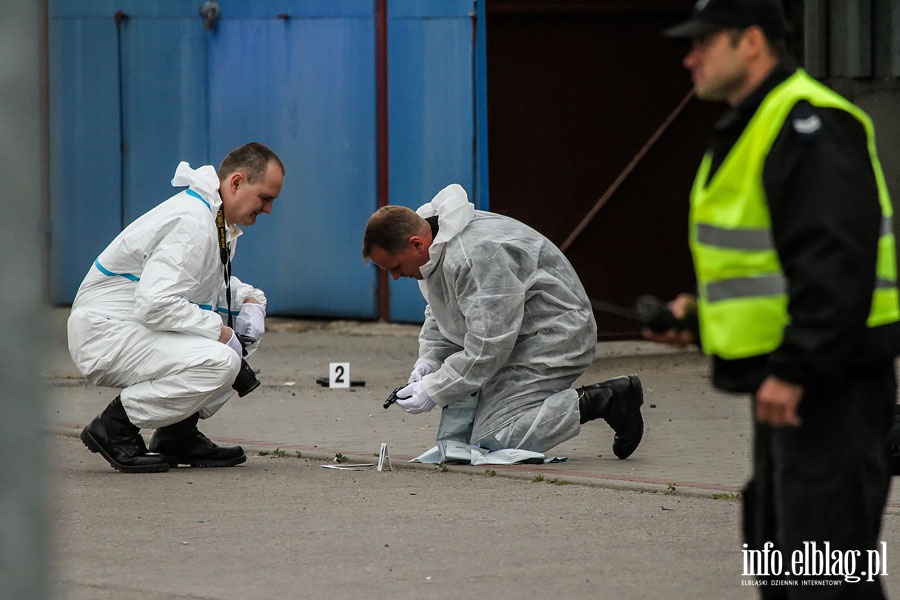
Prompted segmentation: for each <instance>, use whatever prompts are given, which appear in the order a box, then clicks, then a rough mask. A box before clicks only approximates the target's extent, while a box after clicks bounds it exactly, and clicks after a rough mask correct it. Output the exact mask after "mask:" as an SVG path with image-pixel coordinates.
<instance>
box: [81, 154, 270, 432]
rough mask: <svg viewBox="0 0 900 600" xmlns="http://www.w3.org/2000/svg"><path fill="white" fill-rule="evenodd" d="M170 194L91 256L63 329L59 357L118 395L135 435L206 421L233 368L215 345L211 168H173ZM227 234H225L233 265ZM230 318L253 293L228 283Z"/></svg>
mask: <svg viewBox="0 0 900 600" xmlns="http://www.w3.org/2000/svg"><path fill="white" fill-rule="evenodd" d="M172 185H173V186H176V187H180V186H189V187H188V188H187V189H185V190H183V191H182V192H180V193H178V194H176V195H174V196H172V197H171V198H169V199H168V200H166V201H165V202H163V203H162V204H160V205H158V206H157V207H155V208H154V209H152V210H150V211H149V212H147V213H146V214H144V215H143V216H141V217H139V218H138V219H137V220H135V221H134V222H133V223H131V224H130V225H128V227H126V228H125V229H124V230H123V231H122V232H121V233H120V234H119V235H118V236H117V237H116V238H115V239H114V240H113V241H112V243H110V245H109V246H107V248H106V249H105V250H104V251H103V252H102V253H101V254H100V256H98V257H97V260H96V261H95V262H94V264H93V266H92V267H91V269H90V271H88V274H87V275H86V276H85V278H84V281H82V283H81V286H80V287H79V288H78V294H77V295H76V297H75V302H74V303H73V305H72V313H71V315H70V316H69V321H68V337H69V353H70V354H71V355H72V360H74V361H75V365H76V366H77V367H78V369H79V370H80V371H81V373H82V374H83V375H84V376H85V378H86V379H87V380H88V381H89V382H90V383H93V384H95V385H102V386H108V387H116V388H123V389H122V392H121V399H122V405H123V406H124V407H125V412H126V413H127V414H128V417H129V419H130V420H131V422H132V423H133V424H134V425H136V426H137V427H141V428H158V427H164V426H166V425H171V424H173V423H177V422H179V421H181V420H183V419H185V418H186V417H188V416H190V415H192V414H193V413H195V412H198V411H199V412H200V416H201V417H202V418H208V417H210V416H212V415H213V414H214V413H215V412H216V411H217V410H218V409H219V408H221V407H222V405H224V404H225V402H226V401H227V400H228V398H229V397H231V394H232V393H233V390H232V389H231V384H232V383H233V382H234V379H235V377H237V374H238V371H239V369H240V366H241V359H240V357H238V355H237V353H236V352H235V351H234V350H232V349H231V348H230V347H228V346H227V345H226V344H223V343H221V342H219V341H218V339H219V335H220V332H221V328H222V325H223V324H225V322H226V321H225V319H226V318H227V312H228V311H227V308H226V306H227V304H226V297H225V279H224V276H223V273H224V270H223V269H224V267H223V265H222V261H221V255H220V253H219V242H218V239H217V229H216V223H215V218H216V213H217V212H218V210H219V207H220V206H221V205H222V200H221V198H220V197H219V192H218V190H219V178H218V176H217V175H216V170H215V168H213V167H212V166H208V165H207V166H203V167H200V168H199V169H196V170H194V169H191V168H190V166H189V165H188V163H186V162H182V163H181V164H179V165H178V168H177V170H176V171H175V176H174V178H173V179H172ZM239 235H241V230H240V228H238V227H237V226H234V225H231V226H227V227H226V239H227V240H228V241H229V242H230V244H231V254H232V257H233V256H234V251H235V246H236V243H237V237H238V236H239ZM231 290H232V295H233V297H234V299H235V302H234V303H233V304H232V307H231V309H232V311H233V312H232V314H233V315H236V314H237V311H238V310H239V309H240V307H241V304H242V303H243V301H244V299H245V298H247V297H249V296H252V297H253V298H255V299H256V300H257V301H259V303H260V304H261V305H262V306H263V308H265V305H266V297H265V295H264V294H263V293H262V291H260V290H257V289H255V288H253V287H252V286H250V285H247V284H244V283H241V282H240V281H239V280H238V279H237V278H236V277H232V278H231Z"/></svg>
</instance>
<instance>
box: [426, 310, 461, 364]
mask: <svg viewBox="0 0 900 600" xmlns="http://www.w3.org/2000/svg"><path fill="white" fill-rule="evenodd" d="M460 350H462V347H460V346H457V345H456V344H454V343H453V342H451V341H450V340H448V339H447V338H445V337H444V336H443V334H442V333H441V330H440V329H439V328H438V325H437V321H435V319H434V314H432V312H431V306H430V305H426V306H425V322H424V323H422V329H421V330H420V331H419V360H422V361H426V362H428V363H432V364H434V365H440V364H441V363H443V362H444V361H445V360H446V359H447V357H448V356H450V355H451V354H455V353H457V352H459V351H460Z"/></svg>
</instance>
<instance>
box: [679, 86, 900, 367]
mask: <svg viewBox="0 0 900 600" xmlns="http://www.w3.org/2000/svg"><path fill="white" fill-rule="evenodd" d="M800 100H807V101H809V102H810V103H811V104H813V105H815V106H825V107H831V108H838V109H841V110H845V111H847V112H849V113H851V114H852V115H853V116H854V117H856V118H857V119H858V120H859V121H860V122H861V123H862V124H863V126H864V127H865V129H866V134H867V136H868V141H869V154H870V157H871V159H872V166H873V170H874V173H875V177H876V181H877V184H878V191H879V202H880V204H881V209H882V221H881V228H880V239H879V242H878V263H877V269H876V271H877V272H876V284H875V290H874V291H873V296H872V306H871V310H870V314H869V318H868V325H869V326H870V327H874V326H877V325H883V324H886V323H889V322H894V321H897V320H900V294H898V291H897V286H896V279H897V275H896V264H895V262H896V261H895V258H894V234H893V226H892V218H891V217H892V214H893V210H892V207H891V203H890V198H889V196H888V194H887V185H886V184H885V181H884V175H883V174H882V171H881V166H880V164H879V162H878V158H877V154H876V152H875V144H874V133H873V127H872V124H871V121H870V120H869V119H868V117H867V116H866V115H865V113H863V112H862V111H861V110H860V109H858V108H857V107H855V106H853V105H852V104H850V103H849V102H848V101H846V100H845V99H843V98H841V97H840V96H838V95H837V94H835V93H834V92H832V91H831V90H829V89H828V88H826V87H825V86H822V85H821V84H819V83H818V82H816V81H815V80H813V79H812V78H810V77H809V76H808V75H806V73H805V72H803V71H802V70H798V72H797V73H795V74H794V75H792V76H791V77H790V78H788V79H787V80H786V81H784V82H783V83H782V84H781V85H780V86H778V87H777V88H775V90H773V91H772V92H771V93H770V94H769V95H768V96H767V97H766V99H765V100H764V101H763V103H762V105H760V107H759V109H758V110H757V111H756V114H755V115H754V116H753V118H752V119H751V121H750V123H749V124H748V125H747V127H746V129H745V130H744V132H743V133H742V134H741V137H740V138H739V139H738V141H737V143H735V145H734V147H733V148H732V149H731V151H730V152H729V154H728V156H726V157H725V160H724V161H723V162H722V165H721V166H720V167H719V170H718V171H717V172H716V173H715V175H714V176H713V177H712V179H710V178H709V171H710V163H711V157H710V156H709V155H707V156H705V157H704V159H703V162H702V163H701V165H700V169H699V171H698V173H697V178H696V179H695V181H694V187H693V190H692V192H691V224H692V227H691V251H692V253H693V255H694V265H695V268H696V272H697V282H698V286H699V298H698V307H699V313H700V315H699V316H700V327H701V341H702V343H703V349H704V351H705V352H707V353H708V354H715V355H718V356H721V357H722V358H726V359H734V358H745V357H748V356H755V355H758V354H763V353H766V352H771V351H772V350H774V349H775V348H777V347H778V345H779V344H780V343H781V338H782V335H783V331H784V327H785V326H786V325H787V324H788V321H789V317H788V313H787V287H786V281H785V277H784V274H783V271H782V268H781V263H780V261H779V259H778V254H777V252H776V250H775V246H774V243H773V240H772V234H771V223H770V220H769V212H768V203H767V201H766V198H765V190H764V188H763V183H762V171H763V165H764V161H765V157H766V155H767V154H768V150H769V148H770V147H771V145H772V142H773V141H774V140H775V137H776V136H777V135H778V132H779V131H780V130H781V128H782V126H783V124H784V122H785V119H786V118H787V115H788V114H789V112H790V110H791V108H793V106H794V105H795V104H796V103H797V102H798V101H800Z"/></svg>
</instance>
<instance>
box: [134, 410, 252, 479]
mask: <svg viewBox="0 0 900 600" xmlns="http://www.w3.org/2000/svg"><path fill="white" fill-rule="evenodd" d="M199 419H200V413H194V414H192V415H191V416H189V417H188V418H187V419H185V420H184V421H180V422H178V423H175V424H173V425H167V426H165V427H160V428H159V429H157V430H156V433H154V434H153V437H152V438H150V449H151V450H152V451H153V452H159V453H160V454H162V455H164V456H165V457H166V459H167V460H168V461H169V464H170V465H172V466H173V467H175V466H178V465H179V464H181V465H190V466H192V467H233V466H234V465H239V464H241V463H242V462H244V461H245V460H247V455H246V454H244V449H243V448H241V447H240V446H218V445H216V444H215V443H213V442H212V441H211V440H210V439H209V438H208V437H206V436H205V435H203V434H202V433H200V430H199V429H197V421H198V420H199Z"/></svg>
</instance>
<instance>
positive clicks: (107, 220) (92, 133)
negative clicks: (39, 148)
mask: <svg viewBox="0 0 900 600" xmlns="http://www.w3.org/2000/svg"><path fill="white" fill-rule="evenodd" d="M71 8H78V9H79V10H68V9H71ZM51 11H52V12H51V14H50V21H49V24H48V34H49V44H50V47H49V54H50V56H51V57H52V60H50V72H49V79H50V81H49V85H50V90H51V93H50V129H51V132H52V135H51V136H50V142H51V145H50V159H51V163H52V170H51V179H50V202H51V204H50V210H51V220H50V234H51V240H52V245H51V247H50V252H49V254H50V270H51V278H50V299H51V301H52V302H55V303H68V302H71V301H72V298H73V297H74V296H75V291H76V290H77V289H78V285H79V284H80V283H81V280H82V278H83V277H84V274H85V273H86V272H87V270H88V267H89V266H90V265H91V263H92V262H93V260H94V258H96V256H97V254H98V253H99V252H100V250H102V249H103V247H104V246H105V245H106V244H107V243H108V242H109V240H111V239H112V238H113V236H115V235H116V233H118V231H119V230H120V229H121V226H122V206H121V160H120V152H119V144H120V136H119V64H118V36H117V32H116V26H115V23H114V22H113V19H112V13H109V12H108V11H107V12H91V11H86V10H84V8H83V7H78V6H76V4H75V3H54V4H52V5H51ZM35 198H37V193H35ZM35 201H36V200H35Z"/></svg>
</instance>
